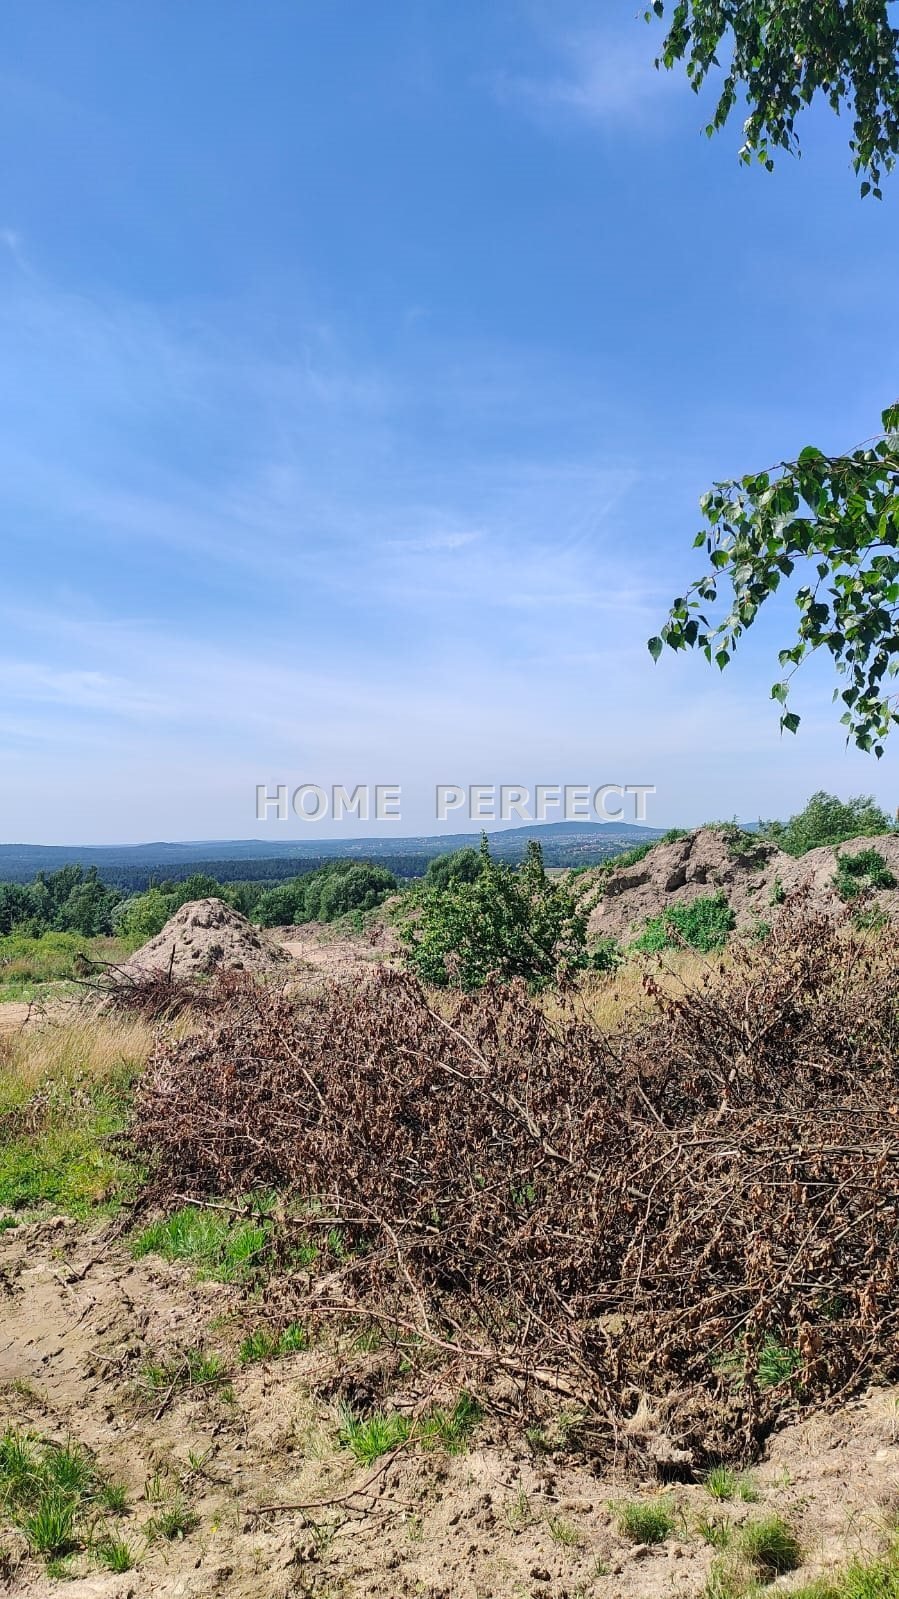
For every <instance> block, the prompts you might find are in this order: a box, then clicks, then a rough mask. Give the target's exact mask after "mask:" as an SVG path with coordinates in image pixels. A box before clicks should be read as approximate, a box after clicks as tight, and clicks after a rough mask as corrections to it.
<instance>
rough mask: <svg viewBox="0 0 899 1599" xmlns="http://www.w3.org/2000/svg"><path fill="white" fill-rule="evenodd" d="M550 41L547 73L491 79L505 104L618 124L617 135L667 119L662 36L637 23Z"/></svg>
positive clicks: (545, 116)
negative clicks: (658, 57) (658, 62)
mask: <svg viewBox="0 0 899 1599" xmlns="http://www.w3.org/2000/svg"><path fill="white" fill-rule="evenodd" d="M546 42H547V52H548V55H549V57H550V62H549V63H548V64H547V70H546V71H545V72H541V73H533V74H528V73H515V72H509V71H498V72H496V73H495V74H494V75H493V77H492V79H491V85H492V89H493V92H494V94H495V96H496V98H497V99H498V100H499V101H500V102H501V103H502V104H505V105H509V106H517V107H519V108H520V109H522V110H524V111H526V112H528V113H530V114H531V115H533V116H535V117H537V118H539V119H541V120H546V121H558V120H559V119H560V118H561V119H567V120H574V121H578V122H585V123H589V124H593V125H596V126H601V125H604V124H607V123H614V125H615V127H616V129H619V130H620V129H621V128H622V127H631V128H633V127H646V126H651V125H654V124H656V123H657V122H658V120H659V118H660V117H661V116H663V115H664V112H665V108H666V106H667V103H668V96H669V95H670V91H671V88H672V85H673V81H674V80H673V79H672V78H671V76H670V75H669V74H668V73H666V72H664V71H659V70H658V69H657V68H656V66H655V58H656V54H657V50H658V37H657V36H656V35H653V34H652V33H651V32H650V30H649V28H648V27H646V26H645V25H642V26H641V21H640V19H639V18H634V19H633V20H632V24H631V27H630V29H629V30H628V31H627V32H624V31H622V29H621V28H620V27H618V26H616V27H615V28H614V29H613V28H611V27H607V26H600V27H587V28H580V29H575V30H572V31H565V32H562V31H559V32H556V33H554V34H551V35H549V36H548V38H547V41H546ZM666 90H667V91H668V93H667V94H666Z"/></svg>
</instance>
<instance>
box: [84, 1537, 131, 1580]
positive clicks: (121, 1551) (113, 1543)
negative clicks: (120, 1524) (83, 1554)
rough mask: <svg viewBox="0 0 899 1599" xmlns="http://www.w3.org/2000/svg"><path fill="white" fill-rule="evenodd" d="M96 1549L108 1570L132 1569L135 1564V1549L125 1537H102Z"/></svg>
mask: <svg viewBox="0 0 899 1599" xmlns="http://www.w3.org/2000/svg"><path fill="white" fill-rule="evenodd" d="M94 1551H95V1554H96V1556H97V1559H98V1561H99V1562H100V1565H101V1566H105V1567H106V1570H107V1571H118V1572H123V1571H131V1570H132V1569H133V1567H134V1565H135V1556H134V1550H133V1549H132V1547H131V1545H130V1543H128V1542H127V1540H126V1539H125V1538H112V1537H110V1538H101V1540H100V1542H99V1543H98V1544H96V1545H95V1546H94Z"/></svg>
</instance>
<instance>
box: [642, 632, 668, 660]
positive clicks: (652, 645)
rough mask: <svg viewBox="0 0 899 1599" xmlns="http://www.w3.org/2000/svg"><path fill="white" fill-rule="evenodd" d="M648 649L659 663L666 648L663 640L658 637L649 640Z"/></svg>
mask: <svg viewBox="0 0 899 1599" xmlns="http://www.w3.org/2000/svg"><path fill="white" fill-rule="evenodd" d="M646 648H647V649H648V650H649V653H650V655H651V656H652V658H653V660H654V661H657V660H658V658H659V656H660V655H661V653H662V651H663V649H664V648H665V646H664V644H663V643H662V640H661V639H660V638H658V637H656V638H651V639H648V640H647V644H646Z"/></svg>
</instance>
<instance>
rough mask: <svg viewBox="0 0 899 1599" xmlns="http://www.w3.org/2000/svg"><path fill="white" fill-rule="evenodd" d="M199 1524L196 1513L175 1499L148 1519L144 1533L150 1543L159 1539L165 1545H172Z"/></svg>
mask: <svg viewBox="0 0 899 1599" xmlns="http://www.w3.org/2000/svg"><path fill="white" fill-rule="evenodd" d="M199 1524H200V1518H199V1516H198V1515H197V1514H196V1512H195V1511H193V1510H191V1509H190V1507H189V1506H188V1505H186V1504H185V1503H184V1501H183V1499H180V1498H178V1497H176V1498H174V1499H173V1500H172V1501H171V1503H170V1504H167V1505H163V1506H162V1508H161V1509H160V1510H158V1511H157V1512H156V1514H155V1516H151V1517H150V1519H149V1521H148V1522H147V1525H146V1527H145V1529H144V1531H145V1532H146V1535H147V1538H148V1539H149V1540H150V1541H151V1542H153V1541H155V1540H159V1539H161V1540H162V1541H163V1542H165V1543H174V1542H175V1540H176V1539H179V1538H186V1537H187V1534H188V1533H189V1532H193V1530H194V1528H195V1527H198V1526H199Z"/></svg>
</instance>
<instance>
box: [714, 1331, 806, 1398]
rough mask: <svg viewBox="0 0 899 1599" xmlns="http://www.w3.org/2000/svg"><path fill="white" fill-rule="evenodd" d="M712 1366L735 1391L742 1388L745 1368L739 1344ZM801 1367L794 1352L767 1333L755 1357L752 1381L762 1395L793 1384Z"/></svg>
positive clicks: (801, 1363) (801, 1360) (743, 1354)
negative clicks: (728, 1378)
mask: <svg viewBox="0 0 899 1599" xmlns="http://www.w3.org/2000/svg"><path fill="white" fill-rule="evenodd" d="M715 1364H716V1368H717V1370H718V1371H720V1372H722V1373H723V1374H724V1375H726V1376H729V1377H730V1378H731V1379H732V1380H733V1382H734V1384H735V1385H736V1386H737V1387H738V1388H740V1387H742V1385H743V1383H744V1381H745V1365H746V1355H745V1348H744V1345H743V1343H742V1341H740V1342H738V1343H736V1344H734V1346H733V1347H732V1348H731V1349H729V1350H727V1351H726V1353H725V1354H723V1355H722V1356H720V1358H719V1359H718V1360H717V1361H716V1363H715ZM802 1366H803V1359H802V1355H801V1354H800V1352H799V1350H798V1349H795V1348H793V1347H792V1346H791V1345H789V1344H784V1343H781V1341H780V1339H779V1338H777V1337H775V1335H774V1334H773V1333H767V1334H766V1335H765V1338H764V1339H763V1341H762V1344H761V1346H760V1348H759V1350H758V1352H757V1354H756V1357H755V1363H754V1375H755V1380H756V1382H757V1383H758V1385H759V1388H761V1389H762V1390H763V1391H764V1390H766V1389H769V1388H777V1387H779V1386H780V1384H781V1383H786V1382H792V1381H794V1380H796V1379H797V1378H798V1374H799V1372H800V1371H801V1370H802Z"/></svg>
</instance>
